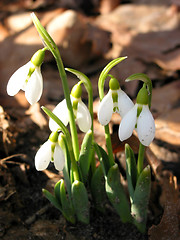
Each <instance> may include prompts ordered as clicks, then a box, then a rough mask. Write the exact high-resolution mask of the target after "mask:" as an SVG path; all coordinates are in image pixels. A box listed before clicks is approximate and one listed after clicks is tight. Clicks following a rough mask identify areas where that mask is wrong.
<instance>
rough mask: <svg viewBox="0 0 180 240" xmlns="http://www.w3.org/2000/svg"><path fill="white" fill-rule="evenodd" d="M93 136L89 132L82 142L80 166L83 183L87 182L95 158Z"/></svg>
mask: <svg viewBox="0 0 180 240" xmlns="http://www.w3.org/2000/svg"><path fill="white" fill-rule="evenodd" d="M92 139H93V134H92V131H91V130H89V131H88V132H87V133H86V135H85V137H84V139H83V142H82V145H81V151H80V155H79V166H80V170H81V173H82V177H83V181H84V182H87V179H88V172H89V167H90V164H91V160H92V157H93V146H92Z"/></svg>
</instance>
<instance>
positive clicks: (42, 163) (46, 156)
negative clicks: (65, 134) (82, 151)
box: [35, 132, 65, 171]
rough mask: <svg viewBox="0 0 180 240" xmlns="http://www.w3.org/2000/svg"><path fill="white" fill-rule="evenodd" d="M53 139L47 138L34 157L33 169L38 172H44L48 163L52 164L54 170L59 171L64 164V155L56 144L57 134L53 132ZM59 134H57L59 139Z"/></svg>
mask: <svg viewBox="0 0 180 240" xmlns="http://www.w3.org/2000/svg"><path fill="white" fill-rule="evenodd" d="M52 134H54V135H55V138H54V139H53V137H51V135H50V137H49V139H48V140H47V141H46V142H45V143H44V144H43V145H42V146H41V147H40V149H39V150H38V152H37V153H36V156H35V167H36V169H37V170H38V171H43V170H45V169H46V168H47V167H48V165H49V163H50V162H53V163H54V166H55V168H56V169H57V170H58V171H61V170H62V169H63V167H64V164H65V158H64V153H63V150H62V149H61V147H60V146H59V144H58V140H57V134H58V133H57V132H55V133H54V132H53V133H52ZM60 137H61V134H59V138H60Z"/></svg>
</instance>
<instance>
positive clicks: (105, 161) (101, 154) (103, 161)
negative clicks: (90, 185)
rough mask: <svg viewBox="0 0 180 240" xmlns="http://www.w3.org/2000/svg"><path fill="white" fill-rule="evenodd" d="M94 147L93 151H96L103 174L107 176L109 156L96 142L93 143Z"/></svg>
mask: <svg viewBox="0 0 180 240" xmlns="http://www.w3.org/2000/svg"><path fill="white" fill-rule="evenodd" d="M94 147H95V151H96V153H97V156H98V159H99V161H100V163H101V165H102V169H103V173H104V176H107V174H108V171H109V169H110V163H109V157H108V155H107V153H106V151H105V150H104V149H103V148H102V147H101V146H99V145H98V144H97V143H95V144H94Z"/></svg>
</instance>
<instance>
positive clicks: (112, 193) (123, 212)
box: [106, 164, 132, 223]
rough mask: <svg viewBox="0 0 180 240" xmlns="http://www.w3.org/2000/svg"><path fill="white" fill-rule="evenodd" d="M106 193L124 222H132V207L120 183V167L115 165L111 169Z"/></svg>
mask: <svg viewBox="0 0 180 240" xmlns="http://www.w3.org/2000/svg"><path fill="white" fill-rule="evenodd" d="M106 193H107V195H108V198H109V200H110V202H111V204H112V205H113V206H114V208H115V209H116V211H117V213H118V214H119V216H120V218H121V221H122V222H124V223H125V222H131V221H132V217H131V214H130V206H129V202H128V199H127V197H126V195H125V192H124V189H123V187H122V184H121V182H120V173H119V169H118V165H117V164H115V165H114V166H112V167H111V168H110V169H109V172H108V175H107V179H106Z"/></svg>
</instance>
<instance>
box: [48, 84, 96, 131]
mask: <svg viewBox="0 0 180 240" xmlns="http://www.w3.org/2000/svg"><path fill="white" fill-rule="evenodd" d="M81 95H82V88H81V84H79V83H78V84H76V85H75V86H74V87H73V88H72V91H71V95H70V98H71V103H72V107H73V112H74V116H75V120H76V123H77V125H78V126H79V129H80V130H81V131H82V132H85V133H86V132H87V131H88V130H89V129H90V128H91V124H92V120H91V115H90V113H89V110H88V108H87V107H86V105H85V104H84V103H83V102H82V100H81ZM53 113H54V114H55V115H56V116H57V117H58V118H59V119H60V120H61V121H62V122H63V123H64V125H65V126H67V125H68V122H69V114H68V108H67V104H66V100H65V99H64V100H63V101H62V102H60V103H59V104H58V105H57V106H56V107H55V108H54V110H53ZM58 127H59V126H58V124H57V123H56V122H55V121H54V120H53V119H50V120H49V128H50V130H51V131H56V130H57V129H58Z"/></svg>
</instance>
